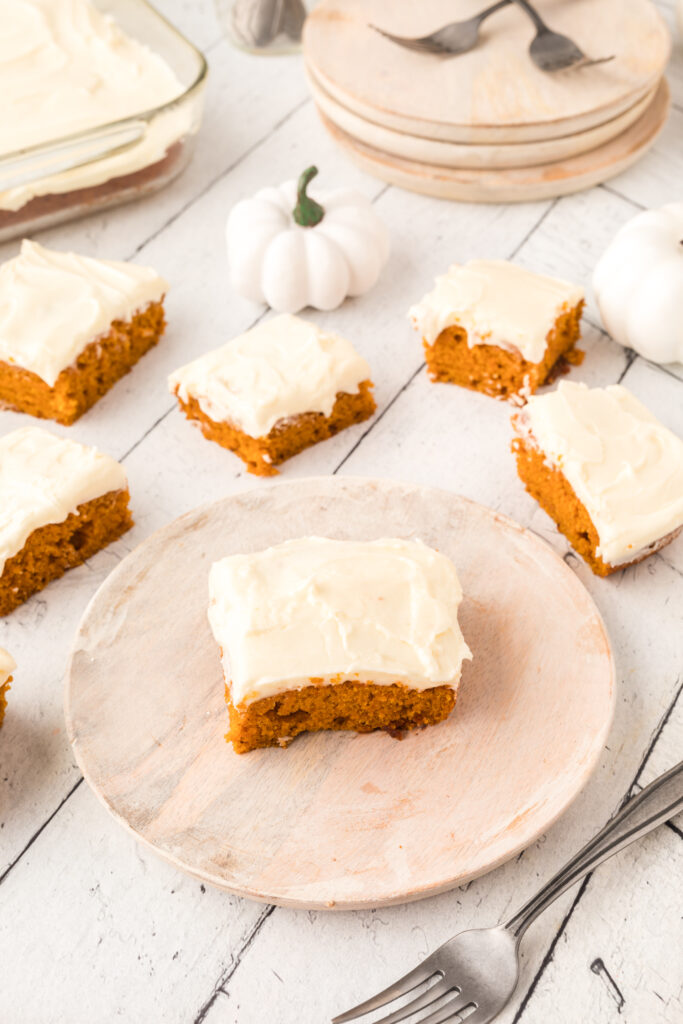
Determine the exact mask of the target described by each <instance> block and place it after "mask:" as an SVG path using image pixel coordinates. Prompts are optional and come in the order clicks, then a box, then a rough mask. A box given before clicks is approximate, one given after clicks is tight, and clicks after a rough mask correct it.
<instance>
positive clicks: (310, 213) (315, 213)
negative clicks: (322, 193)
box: [292, 167, 325, 228]
mask: <svg viewBox="0 0 683 1024" xmlns="http://www.w3.org/2000/svg"><path fill="white" fill-rule="evenodd" d="M317 173H318V168H317V167H307V168H306V170H305V171H304V172H303V174H302V175H301V176H300V178H299V181H298V182H297V186H296V206H295V207H294V209H293V210H292V217H294V220H295V221H296V223H297V224H299V225H300V226H301V227H302V228H314V227H315V226H316V224H319V223H320V221H321V220H322V219H323V217H324V216H325V211H324V209H323V208H322V206H321V205H320V203H316V201H315V199H311V197H310V196H307V195H306V189H307V188H308V186H309V184H310V182H311V181H312V180H313V178H315V176H316V174H317Z"/></svg>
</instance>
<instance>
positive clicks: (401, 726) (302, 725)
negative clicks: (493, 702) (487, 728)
mask: <svg viewBox="0 0 683 1024" xmlns="http://www.w3.org/2000/svg"><path fill="white" fill-rule="evenodd" d="M456 696H457V693H456V691H455V690H454V689H453V688H452V687H451V686H435V687H433V688H432V689H430V690H413V689H411V688H410V687H409V686H405V685H403V684H401V683H392V684H390V685H388V686H387V685H384V684H383V685H375V684H374V683H355V682H351V681H350V680H344V679H342V680H340V682H338V683H327V684H325V683H322V682H314V681H313V680H311V685H310V686H304V687H302V688H301V689H299V690H288V691H286V692H284V693H280V694H277V695H276V696H273V697H264V698H262V699H261V700H257V701H254V703H253V704H248V705H247V706H246V707H242V708H236V707H235V705H234V704H233V703H232V700H231V697H230V686H229V685H227V684H226V687H225V702H226V704H227V705H228V712H229V715H230V729H229V731H228V732H227V733H226V736H225V738H226V740H227V741H228V742H229V743H232V745H233V748H234V750H235V751H236V753H238V754H245V753H247V751H249V750H255V749H256V748H258V747H274V746H280V747H282V746H287V744H288V743H290V742H291V740H293V739H294V737H295V736H298V735H299V733H302V732H316V731H318V730H320V729H334V730H340V729H346V730H350V731H353V732H374V731H375V729H382V730H384V732H388V733H395V734H398V735H399V736H400V735H401V734H402V733H403V732H405V731H406V730H408V729H417V728H422V727H424V726H427V725H435V724H436V723H437V722H441V721H443V719H444V718H448V716H449V715H450V713H451V711H452V710H453V708H454V707H455V701H456Z"/></svg>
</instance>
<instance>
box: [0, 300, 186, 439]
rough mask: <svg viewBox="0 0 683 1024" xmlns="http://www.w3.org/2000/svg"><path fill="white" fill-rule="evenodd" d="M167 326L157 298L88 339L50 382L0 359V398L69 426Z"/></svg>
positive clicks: (141, 354)
mask: <svg viewBox="0 0 683 1024" xmlns="http://www.w3.org/2000/svg"><path fill="white" fill-rule="evenodd" d="M165 327H166V322H165V320H164V307H163V306H162V305H161V303H160V302H153V303H151V304H150V305H149V306H147V308H146V309H144V310H143V311H142V312H140V313H136V314H135V315H134V316H133V318H132V319H131V320H128V321H123V320H115V321H114V323H113V324H112V325H111V330H110V331H109V333H108V334H106V335H105V336H104V337H102V338H98V339H97V341H92V342H90V344H89V345H87V346H86V348H85V349H84V350H83V352H81V354H80V355H79V356H78V357H77V359H76V361H75V362H74V363H73V364H72V365H71V366H69V367H67V368H66V369H65V370H62V371H61V373H60V374H59V376H58V377H57V380H56V382H55V384H54V386H53V387H50V385H49V384H47V383H46V382H45V381H44V380H42V379H41V378H40V377H39V376H38V374H36V373H32V372H31V370H24V369H22V367H20V366H13V365H11V364H10V363H6V362H3V361H2V360H0V403H4V404H5V405H7V406H9V407H11V408H12V409H17V410H18V411H19V412H26V413H28V414H29V415H30V416H37V417H39V418H41V419H49V420H56V421H57V422H58V423H63V424H65V425H67V426H68V425H70V424H71V423H74V422H75V420H77V419H78V417H79V416H82V415H83V413H84V412H87V410H88V409H89V408H90V407H91V406H92V405H94V404H95V402H97V401H98V399H100V398H102V396H103V395H105V394H106V393H107V391H109V389H110V388H111V387H113V385H114V384H116V382H117V381H118V380H120V379H121V377H123V376H125V374H127V373H128V372H129V371H130V370H131V369H132V368H133V367H134V366H135V364H136V363H137V362H138V360H139V359H141V358H142V356H144V354H145V353H146V352H148V351H149V350H150V348H153V347H154V345H156V344H157V343H158V341H159V339H160V337H161V335H162V334H163V333H164V329H165Z"/></svg>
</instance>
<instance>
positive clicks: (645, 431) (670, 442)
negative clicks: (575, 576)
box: [512, 381, 683, 576]
mask: <svg viewBox="0 0 683 1024" xmlns="http://www.w3.org/2000/svg"><path fill="white" fill-rule="evenodd" d="M513 426H514V429H515V432H516V434H517V436H516V438H515V439H514V441H513V442H512V448H513V451H514V452H515V454H516V456H517V472H518V473H519V476H520V478H521V480H522V481H523V483H524V486H525V487H526V489H527V491H528V492H529V494H531V495H532V497H534V498H535V499H536V501H538V503H539V504H540V505H541V507H542V508H543V509H545V511H546V512H547V513H548V515H549V516H550V517H551V518H552V519H554V521H555V523H556V524H557V527H558V529H559V530H560V531H561V532H562V533H563V534H564V535H565V537H567V539H568V540H569V542H570V543H571V545H572V547H573V548H574V549H575V550H576V551H578V553H579V554H580V555H581V557H582V558H584V559H585V561H586V562H587V563H588V564H589V565H590V567H591V569H592V570H593V572H594V573H596V575H598V576H608V575H609V574H610V573H613V572H616V571H617V570H618V569H624V568H626V566H628V565H633V564H634V563H635V562H640V561H641V560H642V559H643V558H647V557H648V555H652V554H654V553H655V552H656V551H659V550H660V548H662V547H664V545H665V544H668V543H669V542H670V541H672V540H673V539H674V537H676V535H677V534H678V533H679V532H680V530H681V528H682V527H683V441H682V440H681V439H680V438H679V437H677V436H676V435H675V434H673V433H672V432H671V431H670V430H668V429H667V428H666V427H665V426H664V425H663V424H662V423H660V422H659V420H658V419H657V418H656V417H655V416H653V414H652V413H651V412H650V411H649V409H647V408H646V407H645V406H644V405H643V404H642V403H641V402H639V401H638V399H637V398H636V397H635V396H634V395H633V394H631V392H630V391H628V390H627V389H626V388H624V387H621V386H620V385H617V384H615V385H611V386H609V387H606V388H588V387H587V386H586V385H585V384H574V383H571V382H569V381H561V382H560V384H559V386H558V388H557V389H556V390H555V391H551V392H550V393H549V394H546V395H535V396H533V397H532V398H530V399H529V402H528V403H527V405H526V406H525V407H524V408H523V409H522V410H520V411H519V412H518V413H517V414H516V415H515V416H514V417H513Z"/></svg>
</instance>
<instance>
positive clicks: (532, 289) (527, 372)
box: [409, 260, 584, 404]
mask: <svg viewBox="0 0 683 1024" xmlns="http://www.w3.org/2000/svg"><path fill="white" fill-rule="evenodd" d="M583 304H584V296H583V289H582V288H580V287H579V286H578V285H574V284H570V283H569V282H568V281H562V280H560V279H559V278H554V277H546V276H545V275H543V274H534V273H532V272H531V271H529V270H525V269H524V268H523V267H518V266H516V265H515V264H514V263H508V262H506V261H505V260H470V261H469V262H468V263H465V264H464V265H458V264H454V265H453V266H452V267H450V269H449V270H448V272H447V273H446V274H444V275H443V276H442V277H438V278H437V279H436V285H435V287H434V289H433V290H432V291H431V292H429V294H428V295H425V297H424V298H423V299H422V300H421V301H420V302H419V303H417V305H415V306H413V307H412V308H411V309H410V311H409V316H410V319H411V321H412V323H413V326H414V327H415V328H416V330H418V331H419V332H420V335H421V336H422V340H423V344H424V350H425V358H426V360H427V370H428V372H429V375H430V377H431V379H432V380H434V381H443V382H446V383H450V384H459V385H460V386H461V387H465V388H471V389H472V390H474V391H482V392H483V393H484V394H486V395H491V396H492V397H494V398H500V399H509V400H512V401H516V402H518V403H520V404H521V402H522V401H523V400H524V398H525V397H526V396H527V395H529V394H532V393H533V392H534V391H536V389H537V388H538V387H540V386H541V384H544V383H545V382H546V381H547V380H548V379H549V377H550V376H551V375H552V373H553V371H555V370H556V369H557V366H558V363H560V362H561V360H565V361H567V362H570V361H572V360H575V361H576V360H577V359H578V358H580V354H579V353H577V352H575V348H574V347H575V345H576V342H577V340H578V338H579V336H580V320H581V313H582V310H583Z"/></svg>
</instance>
